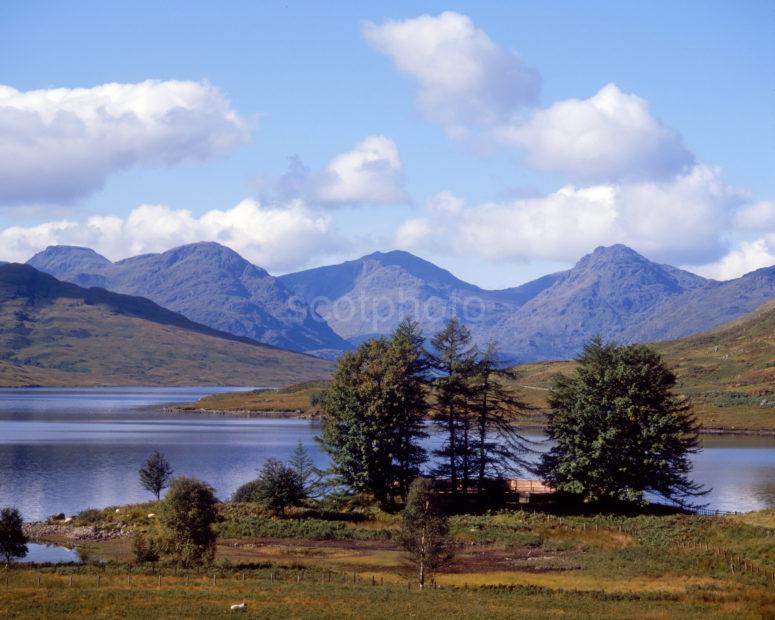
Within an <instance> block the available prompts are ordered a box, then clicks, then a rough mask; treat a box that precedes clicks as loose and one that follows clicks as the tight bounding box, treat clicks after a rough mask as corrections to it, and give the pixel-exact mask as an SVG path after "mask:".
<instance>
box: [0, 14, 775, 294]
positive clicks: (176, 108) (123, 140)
mask: <svg viewBox="0 0 775 620" xmlns="http://www.w3.org/2000/svg"><path fill="white" fill-rule="evenodd" d="M774 32H775V2H771V1H760V2H756V1H754V0H751V1H749V2H745V3H730V2H725V1H724V2H722V1H712V0H708V1H703V2H698V1H693V0H686V1H683V2H662V1H654V2H648V3H635V2H613V1H612V2H596V1H590V2H583V3H582V2H537V1H536V2H509V3H502V2H481V1H480V2H446V3H436V2H429V3H418V2H396V1H393V2H384V3H383V2H370V3H363V2H357V3H356V2H337V3H320V2H295V1H292V0H289V1H287V2H273V1H267V2H260V3H256V2H240V1H230V2H226V3H223V2H222V3H215V2H193V1H190V0H189V1H187V2H176V1H170V2H165V3H157V2H131V3H126V2H123V3H122V2H112V3H106V2H68V3H54V2H37V1H35V0H26V1H24V2H21V1H11V2H5V3H2V4H1V5H0V259H2V260H12V261H24V260H27V259H28V258H29V257H30V256H32V254H34V253H35V252H37V251H40V250H42V249H44V248H45V247H46V246H48V245H54V244H71V245H83V246H88V247H92V248H94V249H95V250H97V251H98V252H100V253H101V254H104V255H105V256H107V257H108V258H110V259H112V260H116V259H120V258H125V257H127V256H132V255H136V254H140V253H146V252H158V251H164V250H166V249H169V248H171V247H174V246H177V245H181V244H183V243H189V242H194V241H201V240H212V241H219V242H221V243H223V244H224V245H228V246H229V247H232V248H233V249H235V250H236V251H238V252H240V253H241V254H242V255H243V256H245V257H246V258H247V259H249V260H251V261H252V262H254V263H256V264H258V265H260V266H262V267H264V268H266V269H267V270H269V271H270V273H274V274H281V273H287V272H290V271H296V270H299V269H303V268H309V267H313V266H318V265H322V264H330V263H335V262H339V261H342V260H347V259H353V258H357V257H359V256H362V255H364V254H368V253H371V252H374V251H377V250H381V251H386V250H391V249H403V250H407V251H410V252H412V253H414V254H417V255H418V256H421V257H423V258H426V259H428V260H431V261H433V262H434V263H436V264H438V265H440V266H442V267H445V268H447V269H449V270H450V271H452V272H453V273H454V274H455V275H457V276H458V277H460V278H462V279H464V280H467V281H469V282H472V283H475V284H478V285H480V286H483V287H486V288H503V287H509V286H515V285H517V284H520V283H523V282H526V281H528V280H531V279H533V278H535V277H538V276H541V275H543V274H546V273H549V272H553V271H557V270H560V269H565V268H568V267H569V266H571V265H572V264H574V263H575V262H576V261H577V260H578V259H579V258H580V257H581V256H582V255H584V254H586V253H588V252H590V251H591V250H593V249H594V248H595V247H597V246H599V245H611V244H613V243H625V244H627V245H629V246H631V247H633V248H634V249H636V250H637V251H639V252H641V253H642V254H644V255H645V256H647V257H648V258H650V259H652V260H655V261H658V262H663V263H669V264H673V265H677V266H682V267H685V268H687V269H690V270H692V271H694V272H697V273H700V274H702V275H705V276H707V277H713V278H717V279H729V278H733V277H738V276H740V275H742V274H743V273H746V272H748V271H751V270H753V269H757V268H760V267H764V266H769V265H772V264H775V174H773V172H774V171H775V36H773V33H774Z"/></svg>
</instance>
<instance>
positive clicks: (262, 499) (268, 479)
mask: <svg viewBox="0 0 775 620" xmlns="http://www.w3.org/2000/svg"><path fill="white" fill-rule="evenodd" d="M254 497H255V501H257V502H259V503H260V504H261V505H262V506H264V507H265V508H266V509H267V510H270V511H272V512H273V513H275V514H284V513H285V509H286V508H288V507H289V506H294V505H296V504H298V503H299V502H301V501H302V500H303V499H304V498H305V497H306V494H305V493H304V482H303V481H302V479H301V476H299V473H298V472H297V471H296V470H295V469H293V468H291V467H288V466H287V465H285V464H283V463H282V462H280V461H278V460H277V459H267V460H266V462H264V466H263V467H262V468H261V473H260V475H259V477H258V480H256V481H255V491H254Z"/></svg>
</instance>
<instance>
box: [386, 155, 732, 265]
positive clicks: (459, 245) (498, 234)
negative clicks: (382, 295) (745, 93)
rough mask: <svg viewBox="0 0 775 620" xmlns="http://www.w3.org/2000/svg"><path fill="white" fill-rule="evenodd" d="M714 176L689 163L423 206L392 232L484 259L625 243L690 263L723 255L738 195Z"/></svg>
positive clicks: (563, 253) (417, 243)
mask: <svg viewBox="0 0 775 620" xmlns="http://www.w3.org/2000/svg"><path fill="white" fill-rule="evenodd" d="M719 177H720V172H719V171H718V169H716V168H711V167H708V166H695V167H694V168H692V169H691V170H690V171H688V172H686V173H684V174H682V175H678V176H676V177H675V178H673V179H670V180H669V181H665V182H661V183H657V182H641V183H624V184H615V185H594V186H589V187H574V186H571V185H569V186H566V187H563V188H561V189H559V190H558V191H556V192H553V193H551V194H548V195H545V196H540V197H536V198H525V199H519V200H514V201H509V202H500V203H495V202H494V203H486V204H482V205H479V206H476V207H473V208H469V209H463V208H461V209H460V210H459V211H458V213H457V214H454V213H449V212H447V213H443V214H442V213H439V212H437V211H434V209H432V208H431V209H428V210H427V212H426V213H425V214H424V216H423V217H421V218H415V221H412V222H409V223H405V225H404V227H402V229H399V233H400V234H399V235H398V236H399V237H400V238H401V239H402V240H403V241H404V246H405V247H414V248H419V247H432V246H434V245H435V246H438V245H439V244H443V245H445V246H446V249H447V250H448V251H450V252H456V253H461V254H473V255H478V256H482V257H485V258H490V259H498V258H540V259H546V260H558V261H575V260H577V259H578V258H579V257H580V256H581V255H583V254H585V253H586V252H588V251H589V250H590V249H591V248H593V247H595V246H596V245H610V244H613V243H625V244H627V245H630V246H632V247H633V248H634V249H636V250H638V251H641V252H643V253H644V254H645V255H647V256H649V257H650V258H653V259H656V260H663V261H667V262H673V263H679V264H680V263H695V264H698V263H703V262H707V261H711V260H715V259H717V258H718V257H719V256H721V255H722V254H723V252H724V251H725V244H724V240H723V234H724V233H725V232H726V231H727V230H728V228H729V223H730V220H731V214H732V212H733V211H734V210H735V209H736V208H737V207H738V206H739V205H740V204H741V202H742V201H743V199H744V196H743V195H741V194H740V193H739V192H737V191H735V190H734V189H733V188H730V187H728V186H726V185H724V184H723V183H722V182H721V180H720V178H719ZM420 222H423V223H422V224H420ZM410 242H413V243H414V245H412V243H410Z"/></svg>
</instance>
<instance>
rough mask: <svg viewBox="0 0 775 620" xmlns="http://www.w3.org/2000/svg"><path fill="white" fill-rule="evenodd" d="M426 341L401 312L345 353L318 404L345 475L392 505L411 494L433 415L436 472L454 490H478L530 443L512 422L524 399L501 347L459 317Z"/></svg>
mask: <svg viewBox="0 0 775 620" xmlns="http://www.w3.org/2000/svg"><path fill="white" fill-rule="evenodd" d="M431 345H432V349H431V351H430V352H428V351H426V350H425V347H424V339H423V335H422V333H421V332H420V330H419V327H418V325H417V323H415V322H414V321H412V320H410V319H406V320H404V321H403V322H402V323H401V324H400V325H399V326H398V328H397V329H396V330H395V332H394V333H393V334H392V335H391V337H390V338H375V339H371V340H368V341H366V342H364V343H362V344H361V345H360V346H359V347H358V349H357V350H356V351H354V352H351V353H345V354H344V355H343V356H342V357H341V358H340V359H339V365H338V367H337V371H336V373H335V375H334V378H333V380H332V385H331V387H330V389H329V390H328V391H327V392H326V394H325V397H324V399H323V407H322V429H323V430H322V442H323V445H324V447H325V449H326V450H327V451H328V453H329V454H330V456H331V460H332V462H333V468H334V471H335V473H336V474H337V475H338V478H339V481H340V482H341V483H342V484H344V485H345V486H347V487H348V488H350V489H352V490H353V491H355V492H356V493H367V494H370V495H373V496H374V498H375V499H376V500H377V501H378V502H379V503H380V504H381V505H382V506H386V507H390V506H392V505H394V504H395V501H396V499H397V498H400V499H402V500H405V499H406V497H407V494H408V491H409V486H410V484H411V482H412V481H413V480H414V479H415V478H416V477H417V475H418V474H419V473H420V469H421V467H422V466H423V465H425V464H426V463H427V462H428V454H427V451H426V450H425V449H424V448H423V446H422V443H421V442H422V440H423V439H424V438H426V437H427V436H428V433H427V428H426V420H427V419H429V418H430V419H432V420H433V422H434V424H435V425H436V427H437V428H438V429H439V430H440V432H441V433H442V434H443V435H444V441H443V445H442V446H441V447H440V448H439V449H438V450H435V451H434V456H435V457H436V458H437V461H438V466H437V467H436V469H435V472H434V473H436V474H437V475H439V476H442V477H446V478H448V479H449V480H450V484H451V490H452V491H453V492H455V493H457V492H458V491H462V492H465V491H466V490H467V489H469V488H473V487H474V486H477V487H479V488H480V489H481V488H482V486H483V485H484V483H485V480H486V479H487V478H488V477H493V476H495V477H497V476H501V475H503V474H504V473H505V472H507V471H508V472H511V471H515V470H516V468H518V467H519V466H520V465H521V464H522V461H521V455H522V454H523V452H524V451H525V449H526V444H525V441H524V440H523V439H522V438H521V437H520V435H519V434H518V433H517V431H516V429H515V426H514V419H515V417H516V416H517V415H518V414H519V413H520V412H522V411H524V410H526V408H527V407H526V406H525V405H524V404H523V403H522V402H520V401H519V399H517V398H516V397H515V396H514V394H513V391H512V390H511V389H510V388H509V387H508V380H509V379H510V378H511V377H512V375H511V373H510V371H508V370H506V369H505V368H503V365H502V364H501V363H499V361H498V359H497V357H498V356H497V353H496V351H495V347H494V345H493V346H490V347H488V348H487V349H486V350H485V351H479V350H478V349H477V348H476V347H474V346H472V344H471V336H470V333H469V331H468V330H467V328H466V327H464V326H463V325H461V324H460V323H459V322H458V321H457V320H455V319H453V320H451V321H450V322H449V323H448V324H447V326H446V327H445V328H444V329H443V330H442V331H441V332H439V333H438V334H436V335H435V336H434V337H433V338H432V340H431Z"/></svg>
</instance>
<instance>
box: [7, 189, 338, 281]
mask: <svg viewBox="0 0 775 620" xmlns="http://www.w3.org/2000/svg"><path fill="white" fill-rule="evenodd" d="M195 241H218V242H219V243H222V244H223V245H226V246H229V247H231V248H232V249H234V250H236V251H237V252H239V253H240V254H242V255H243V256H244V257H245V258H247V259H248V260H250V261H251V262H253V263H255V264H257V265H260V266H261V267H264V268H266V269H268V270H270V271H272V270H286V269H293V268H297V267H302V266H306V264H307V262H308V261H309V259H310V257H313V256H316V255H320V254H323V253H326V252H330V251H335V250H337V249H339V248H340V246H341V244H340V241H339V240H338V239H337V238H336V237H335V235H334V234H333V232H332V230H331V221H330V218H328V217H327V216H325V215H318V214H315V213H313V212H312V211H310V210H309V209H308V208H307V207H305V206H304V205H303V204H302V203H300V202H294V203H291V204H290V205H288V206H287V207H283V208H280V207H277V208H275V207H271V208H269V207H264V206H262V205H261V204H259V203H257V202H255V201H253V200H243V201H242V202H240V203H239V204H237V205H236V206H234V207H232V208H231V209H226V210H213V211H208V212H207V213H205V214H203V215H201V216H200V217H196V216H194V215H193V214H192V213H191V212H190V211H188V210H186V209H171V208H169V207H167V206H163V205H141V206H139V207H137V208H135V209H133V210H132V211H131V212H130V213H129V214H128V216H127V217H126V218H120V217H115V216H93V217H90V218H87V219H86V220H85V221H83V222H77V221H73V220H61V221H56V222H48V223H44V224H39V225H37V226H30V227H21V226H12V227H9V228H6V229H3V230H0V247H1V248H2V256H0V258H2V259H3V260H15V261H25V260H27V259H29V258H30V257H31V256H32V255H33V254H34V253H35V252H38V251H40V250H42V249H44V248H45V247H46V246H49V245H58V244H68V245H83V246H88V247H91V248H93V249H94V250H96V251H97V252H99V253H101V254H104V255H105V256H107V257H108V258H110V259H113V260H115V259H118V258H124V257H127V256H132V255H136V254H143V253H147V252H161V251H165V250H168V249H170V248H171V247H174V246H177V245H182V244H185V243H191V242H195Z"/></svg>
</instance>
